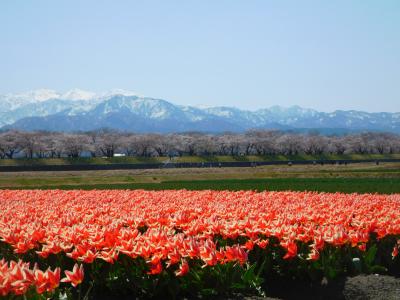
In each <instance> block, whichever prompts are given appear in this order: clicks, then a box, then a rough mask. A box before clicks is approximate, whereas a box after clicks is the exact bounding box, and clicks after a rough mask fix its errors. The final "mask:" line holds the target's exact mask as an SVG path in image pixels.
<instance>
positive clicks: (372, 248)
mask: <svg viewBox="0 0 400 300" xmlns="http://www.w3.org/2000/svg"><path fill="white" fill-rule="evenodd" d="M0 239H1V242H0V259H2V260H1V263H0V295H1V296H3V297H15V295H25V297H26V296H27V295H29V298H37V299H40V298H41V297H42V298H43V299H46V298H48V297H50V296H52V297H53V298H63V299H64V298H70V299H79V298H82V299H83V298H90V297H95V298H96V299H97V298H99V297H100V296H106V295H113V296H114V297H115V296H116V295H118V297H120V298H122V297H123V296H124V295H131V296H132V295H133V296H136V297H156V296H160V297H164V298H165V297H167V296H169V297H170V298H174V297H177V296H197V295H199V294H202V295H206V296H210V295H218V294H224V293H229V292H232V291H240V292H249V293H258V294H261V295H263V294H264V293H265V291H266V292H267V293H268V281H269V280H270V279H276V278H280V279H282V280H284V279H287V278H296V279H298V280H305V281H310V282H312V281H319V280H321V279H322V278H323V277H325V278H327V279H333V278H335V277H337V276H341V275H347V274H355V273H360V272H364V273H371V272H383V273H392V274H395V275H400V271H399V270H400V266H399V259H398V258H397V255H398V250H399V247H400V242H399V239H400V195H398V194H397V195H371V194H364V195H358V194H340V193H335V194H327V193H314V192H262V193H257V192H252V191H240V192H229V191H186V190H180V191H159V192H154V191H143V190H136V191H115V190H108V191H55V190H51V191H33V190H32V191H24V190H22V191H2V192H1V193H0ZM61 274H64V275H63V276H61ZM61 277H63V278H62V279H61Z"/></svg>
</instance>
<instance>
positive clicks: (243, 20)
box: [0, 0, 400, 111]
mask: <svg viewBox="0 0 400 300" xmlns="http://www.w3.org/2000/svg"><path fill="white" fill-rule="evenodd" d="M38 88H51V89H56V90H59V91H66V90H69V89H72V88H81V89H86V90H92V91H96V92H101V91H106V90H109V89H113V88H123V89H128V90H133V91H137V92H138V93H140V94H143V95H146V96H152V97H160V98H163V99H168V100H170V101H172V102H173V103H177V104H186V105H188V104H190V105H226V106H237V107H240V108H246V109H257V108H261V107H269V106H272V105H283V106H290V105H295V104H297V105H301V106H304V107H310V108H315V109H319V110H323V111H332V110H335V109H360V110H366V111H400V1H398V0H393V1H386V0H381V1H368V0H359V1H349V0H347V1H323V0H321V1H283V0H282V1H268V0H260V1H256V0H254V1H252V0H249V1H244V0H242V1H235V0H225V1H224V0H210V1H206V0H202V1H200V0H199V1H190V0H182V1H172V0H171V1H168V0H163V1H152V0H146V1H121V0H115V1H101V0H97V1H90V0H85V1H73V0H68V1H61V0H59V1H52V0H49V1H42V0H35V1H34V0H25V1H22V0H20V1H18V0H4V1H1V2H0V93H1V94H3V93H9V92H20V91H26V90H31V89H38Z"/></svg>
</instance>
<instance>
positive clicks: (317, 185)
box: [18, 178, 400, 194]
mask: <svg viewBox="0 0 400 300" xmlns="http://www.w3.org/2000/svg"><path fill="white" fill-rule="evenodd" d="M18 188H19V189H21V188H22V189H23V188H35V189H55V188H57V189H76V188H78V189H88V190H89V189H146V190H168V189H173V190H176V189H188V190H206V189H212V190H258V191H264V190H270V191H282V190H293V191H319V192H343V193H379V194H392V193H400V179H399V178H269V179H225V180H224V179H220V180H196V181H163V182H160V183H131V184H126V183H125V184H86V185H78V186H76V185H62V184H61V185H56V186H54V185H36V186H34V187H32V186H25V187H24V186H20V187H18Z"/></svg>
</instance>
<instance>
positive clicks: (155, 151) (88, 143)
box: [0, 130, 400, 159]
mask: <svg viewBox="0 0 400 300" xmlns="http://www.w3.org/2000/svg"><path fill="white" fill-rule="evenodd" d="M352 153H357V154H371V153H379V154H386V153H400V136H399V135H396V134H393V133H376V132H369V133H360V134H351V135H345V136H323V135H319V134H318V133H314V134H298V133H288V132H281V131H267V130H252V131H248V132H246V133H243V134H237V133H229V132H228V133H224V134H203V133H198V132H193V133H180V134H166V135H161V134H132V133H124V132H117V131H111V130H99V131H92V132H85V133H63V132H59V133H55V132H22V131H7V132H3V133H0V158H2V159H6V158H8V159H12V158H15V157H26V158H45V157H51V158H56V157H57V158H61V157H82V156H90V157H103V156H106V157H113V156H115V155H116V154H123V155H126V156H138V157H153V156H184V155H189V156H194V155H198V156H211V155H230V156H240V155H297V154H310V155H323V154H339V155H341V154H352Z"/></svg>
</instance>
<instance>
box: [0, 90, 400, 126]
mask: <svg viewBox="0 0 400 300" xmlns="http://www.w3.org/2000/svg"><path fill="white" fill-rule="evenodd" d="M0 127H2V128H3V129H10V128H15V129H22V130H56V131H77V130H93V129H98V128H105V127H107V128H114V129H119V130H126V131H136V132H177V131H179V132H181V131H207V132H223V131H244V130H248V129H252V128H265V129H268V128H269V129H285V130H304V129H320V130H321V131H322V132H324V131H326V132H335V131H338V132H339V131H340V132H343V131H363V130H373V131H391V132H398V133H400V113H385V112H382V113H367V112H362V111H354V110H351V111H342V110H337V111H335V112H331V113H326V112H318V111H316V110H313V109H306V108H302V107H299V106H292V107H289V108H284V107H280V106H273V107H270V108H265V109H260V110H256V111H248V110H241V109H238V108H233V107H209V108H199V107H192V106H180V105H174V104H172V103H170V102H168V101H166V100H162V99H154V98H150V97H144V96H138V95H137V94H136V93H134V92H130V91H125V90H113V91H110V92H105V93H100V94H96V93H93V92H88V91H83V90H78V89H75V90H71V91H67V92H65V93H59V92H56V91H54V90H47V89H42V90H36V91H31V92H26V93H19V94H7V95H0Z"/></svg>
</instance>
